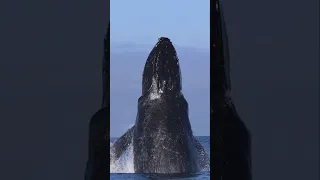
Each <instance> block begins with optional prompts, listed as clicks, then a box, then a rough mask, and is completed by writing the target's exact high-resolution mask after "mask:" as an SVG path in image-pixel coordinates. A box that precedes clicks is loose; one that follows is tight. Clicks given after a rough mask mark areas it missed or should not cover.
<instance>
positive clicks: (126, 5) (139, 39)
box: [110, 0, 210, 137]
mask: <svg viewBox="0 0 320 180" xmlns="http://www.w3.org/2000/svg"><path fill="white" fill-rule="evenodd" d="M110 10H111V12H110V29H111V31H110V36H111V38H110V39H111V47H110V48H111V53H110V57H111V62H110V66H111V67H110V90H111V92H110V96H111V99H110V103H111V107H110V110H111V112H110V117H111V120H110V121H111V123H110V126H111V137H119V136H121V135H122V134H123V133H124V132H125V131H126V130H127V129H128V127H129V126H130V125H132V124H134V122H135V118H136V113H137V101H138V98H139V97H140V95H141V76H142V70H143V67H144V63H145V61H146V59H147V56H148V54H149V52H150V50H151V49H152V48H153V46H154V45H155V43H156V42H157V40H158V38H159V37H161V36H165V37H168V38H170V39H171V41H172V42H173V44H174V46H175V47H176V50H177V53H178V57H179V59H180V65H181V72H182V85H183V93H184V95H185V97H186V99H187V101H188V102H189V117H190V122H191V126H192V129H193V132H194V134H195V135H197V136H199V135H209V134H210V122H209V120H210V114H209V112H210V110H209V108H210V104H209V103H210V100H209V98H210V81H209V79H210V77H209V75H210V67H209V65H210V62H209V61H210V59H209V58H210V52H209V42H210V35H209V34H210V29H209V28H210V22H209V19H210V14H209V13H210V5H209V0H201V1H195V0H162V1H152V0H136V1H132V0H111V1H110Z"/></svg>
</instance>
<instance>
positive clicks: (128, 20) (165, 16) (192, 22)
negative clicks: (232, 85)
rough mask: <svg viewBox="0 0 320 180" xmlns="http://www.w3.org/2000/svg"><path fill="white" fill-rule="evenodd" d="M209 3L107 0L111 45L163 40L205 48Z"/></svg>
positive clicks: (166, 0) (149, 42)
mask: <svg viewBox="0 0 320 180" xmlns="http://www.w3.org/2000/svg"><path fill="white" fill-rule="evenodd" d="M209 2H210V1H209V0H202V1H194V0H175V1H172V0H162V1H150V0H138V1H131V0H111V1H110V7H111V8H110V18H111V22H110V27H111V34H110V36H111V42H114V41H116V42H124V43H128V42H131V43H140V44H154V41H155V39H157V38H159V35H160V36H167V37H169V38H170V39H171V40H172V41H173V42H175V43H177V44H180V45H185V46H196V47H202V48H209V40H210V39H209V34H210V29H209V27H210V23H209V20H210V14H209V13H210V4H209Z"/></svg>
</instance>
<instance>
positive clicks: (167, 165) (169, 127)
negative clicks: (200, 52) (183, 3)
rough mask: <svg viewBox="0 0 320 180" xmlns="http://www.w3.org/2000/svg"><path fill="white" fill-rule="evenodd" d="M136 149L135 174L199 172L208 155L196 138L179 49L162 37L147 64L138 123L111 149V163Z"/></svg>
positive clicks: (144, 72) (139, 102)
mask: <svg viewBox="0 0 320 180" xmlns="http://www.w3.org/2000/svg"><path fill="white" fill-rule="evenodd" d="M129 145H132V146H133V156H134V157H133V163H134V171H135V173H184V172H188V173H189V172H190V173H192V172H197V171H200V170H201V169H203V168H204V166H206V165H208V163H209V159H208V156H207V154H206V152H205V150H204V148H203V147H202V145H201V144H200V143H199V142H198V140H197V139H196V138H195V137H194V136H193V133H192V129H191V125H190V121H189V116H188V102H187V100H186V99H185V98H184V96H183V93H182V85H181V73H180V66H179V60H178V57H177V53H176V50H175V48H174V46H173V45H172V43H171V41H170V40H169V39H168V38H165V37H161V38H159V40H158V42H157V44H156V45H155V47H154V48H153V49H152V51H151V52H150V54H149V56H148V59H147V61H146V63H145V67H144V71H143V77H142V95H141V97H140V98H139V99H138V112H137V117H136V121H135V124H134V126H133V127H131V128H130V129H129V130H128V131H127V132H126V133H125V134H124V135H122V136H121V137H120V138H119V139H117V140H116V141H115V142H114V143H113V144H112V146H111V149H110V150H111V153H110V154H111V155H112V157H111V161H113V160H116V159H118V158H119V157H120V156H121V155H122V154H123V153H124V152H125V151H126V150H127V149H128V147H129Z"/></svg>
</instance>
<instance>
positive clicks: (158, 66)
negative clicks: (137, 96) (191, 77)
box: [142, 37, 182, 98]
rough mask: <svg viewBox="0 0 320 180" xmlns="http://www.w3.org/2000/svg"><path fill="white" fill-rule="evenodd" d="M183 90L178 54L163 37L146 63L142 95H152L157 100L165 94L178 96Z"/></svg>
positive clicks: (168, 40)
mask: <svg viewBox="0 0 320 180" xmlns="http://www.w3.org/2000/svg"><path fill="white" fill-rule="evenodd" d="M181 89H182V87H181V72H180V65H179V59H178V56H177V52H176V50H175V48H174V47H173V45H172V43H171V41H170V39H168V38H165V37H161V38H159V40H158V42H157V44H156V45H155V46H154V48H153V49H152V51H151V52H150V54H149V56H148V59H147V61H146V64H145V67H144V71H143V77H142V94H146V93H151V94H152V95H153V97H154V98H157V97H159V96H160V95H161V94H164V93H165V94H171V93H173V94H176V93H177V92H180V91H181Z"/></svg>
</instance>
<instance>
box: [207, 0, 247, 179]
mask: <svg viewBox="0 0 320 180" xmlns="http://www.w3.org/2000/svg"><path fill="white" fill-rule="evenodd" d="M220 5H221V4H220V2H219V1H218V0H217V1H216V4H214V6H213V7H212V8H211V13H213V14H212V15H211V28H212V32H213V34H211V36H213V37H212V38H211V51H212V52H211V56H212V57H211V62H210V63H211V64H210V66H211V71H210V73H211V87H210V90H211V101H210V102H211V122H212V124H213V125H212V129H211V132H212V134H211V144H212V146H211V147H212V148H211V153H210V154H211V176H213V179H219V180H220V179H221V180H222V179H223V180H251V179H252V175H251V135H250V133H249V131H248V130H247V128H246V126H245V124H244V123H243V122H242V120H241V119H240V117H239V115H238V113H237V111H236V108H235V106H234V103H233V101H232V98H231V84H230V69H229V50H228V38H227V31H226V27H225V20H224V17H223V12H222V9H221V6H220Z"/></svg>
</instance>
